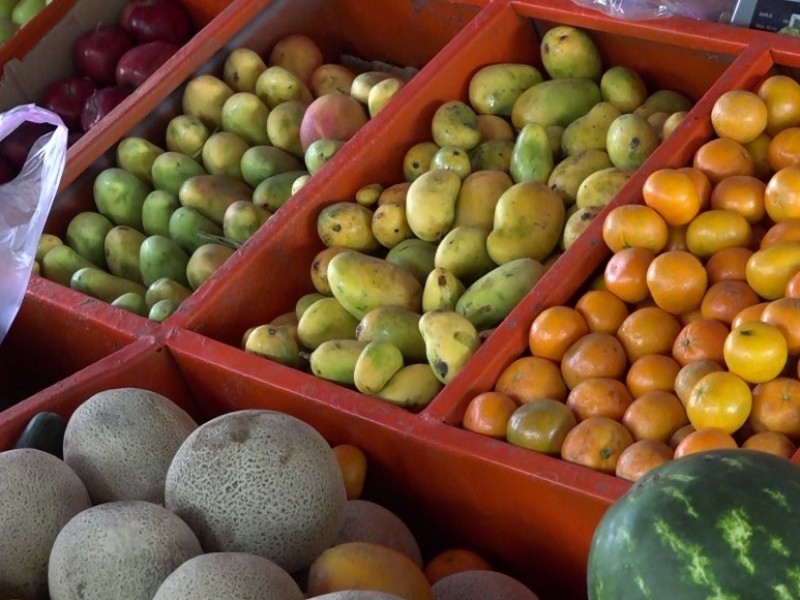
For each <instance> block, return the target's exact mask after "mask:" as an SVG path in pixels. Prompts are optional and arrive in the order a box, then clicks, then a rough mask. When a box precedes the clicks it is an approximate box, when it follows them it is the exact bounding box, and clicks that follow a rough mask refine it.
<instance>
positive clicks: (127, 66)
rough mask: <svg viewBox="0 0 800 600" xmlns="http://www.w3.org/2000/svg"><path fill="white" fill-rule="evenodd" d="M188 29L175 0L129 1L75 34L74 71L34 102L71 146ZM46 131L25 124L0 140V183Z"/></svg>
mask: <svg viewBox="0 0 800 600" xmlns="http://www.w3.org/2000/svg"><path fill="white" fill-rule="evenodd" d="M29 1H32V0H20V2H29ZM37 1H38V0H37ZM41 1H42V2H45V1H46V0H41ZM2 2H3V0H0V3H2ZM0 8H2V5H1V4H0ZM0 14H2V13H1V12H0ZM193 32H194V26H193V23H192V20H191V16H190V14H189V12H188V11H187V9H186V7H185V6H184V5H183V4H182V3H181V2H180V0H129V2H127V3H126V4H125V6H124V7H123V9H122V12H121V14H120V19H119V23H118V24H116V25H99V26H98V27H96V28H95V29H92V30H90V31H87V32H85V33H83V34H82V35H81V36H79V37H78V39H77V40H76V41H75V44H74V46H73V48H72V49H71V51H72V56H73V64H74V66H75V72H74V73H73V74H70V75H66V76H64V77H61V78H59V79H56V80H55V81H53V82H51V83H50V85H48V86H47V87H46V88H45V90H44V92H43V93H42V96H41V97H40V98H39V99H38V102H37V104H38V105H39V106H41V107H43V108H46V109H48V110H51V111H52V112H54V113H56V114H57V115H58V116H59V117H61V119H62V121H64V124H65V125H66V126H67V128H68V129H69V132H70V135H69V138H68V144H69V145H72V144H73V143H74V142H75V141H77V140H78V138H80V136H81V135H83V133H85V132H87V131H89V130H90V129H91V128H92V127H94V126H95V125H96V124H97V123H98V122H99V121H100V120H101V119H103V117H105V116H106V115H107V114H108V113H109V112H111V110H113V109H114V108H115V107H116V106H117V105H118V104H120V103H121V102H122V101H123V100H125V98H127V97H128V96H129V95H130V94H131V92H133V90H135V89H136V88H137V87H139V86H140V85H141V84H142V83H144V81H145V80H146V79H147V78H148V77H150V75H152V74H153V73H154V72H155V71H156V70H157V69H158V68H159V67H160V66H161V65H162V64H164V63H165V62H166V61H167V59H169V58H170V57H171V56H172V55H173V54H175V53H176V52H177V51H178V49H179V48H180V47H181V46H182V45H183V44H184V43H186V41H188V40H189V38H190V37H191V36H192V34H193ZM51 129H52V126H51V125H47V124H42V123H32V122H27V123H24V124H23V125H22V126H20V127H19V128H17V129H16V130H15V131H14V132H13V133H11V134H10V135H9V136H8V137H6V138H5V139H4V140H2V141H0V183H5V182H6V181H10V180H11V179H12V178H13V177H14V176H15V175H16V173H18V172H19V171H20V169H21V168H22V165H23V164H24V163H25V160H26V159H27V157H28V152H29V151H30V149H31V147H32V146H33V143H34V142H35V141H36V140H37V139H38V138H39V137H41V136H42V135H44V134H46V133H48V132H49V131H50V130H51Z"/></svg>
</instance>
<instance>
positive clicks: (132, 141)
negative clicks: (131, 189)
mask: <svg viewBox="0 0 800 600" xmlns="http://www.w3.org/2000/svg"><path fill="white" fill-rule="evenodd" d="M163 153H164V149H163V148H161V147H160V146H156V145H155V144H154V143H152V142H151V141H149V140H146V139H144V138H142V137H135V136H134V137H128V138H125V139H123V140H122V141H121V142H120V143H119V144H117V166H118V167H119V168H121V169H125V170H126V171H129V172H131V173H133V174H134V175H136V176H137V177H138V178H139V179H141V180H142V181H144V182H145V183H147V184H148V185H153V177H152V170H153V161H155V159H156V157H157V156H158V155H159V154H163Z"/></svg>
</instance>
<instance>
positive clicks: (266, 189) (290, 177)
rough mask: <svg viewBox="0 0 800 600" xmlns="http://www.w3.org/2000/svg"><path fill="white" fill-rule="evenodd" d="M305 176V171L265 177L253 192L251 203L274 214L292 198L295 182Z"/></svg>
mask: <svg viewBox="0 0 800 600" xmlns="http://www.w3.org/2000/svg"><path fill="white" fill-rule="evenodd" d="M307 174H308V172H307V171H286V172H285V173H278V174H276V175H272V176H270V177H267V178H266V179H265V180H264V181H262V182H261V183H259V184H258V185H257V186H256V189H255V190H253V194H252V200H253V203H254V204H257V205H259V206H263V207H264V208H266V209H267V210H268V211H270V212H273V213H274V212H275V211H277V210H278V209H279V208H280V207H281V206H283V205H284V204H286V202H287V201H288V200H289V198H291V197H292V186H293V185H294V182H295V180H297V179H298V178H300V177H302V176H304V175H307Z"/></svg>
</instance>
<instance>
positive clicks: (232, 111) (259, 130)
mask: <svg viewBox="0 0 800 600" xmlns="http://www.w3.org/2000/svg"><path fill="white" fill-rule="evenodd" d="M268 116H269V109H268V108H267V106H266V105H265V104H264V103H263V102H262V101H261V100H260V99H259V98H258V96H256V95H255V94H253V93H250V92H237V93H235V94H233V96H231V97H229V98H228V99H227V100H225V103H224V104H223V105H222V130H223V131H227V132H229V133H233V134H235V135H237V136H239V137H240V138H242V139H243V140H244V141H245V142H247V144H248V145H249V146H255V145H258V144H269V136H268V135H267V117H268Z"/></svg>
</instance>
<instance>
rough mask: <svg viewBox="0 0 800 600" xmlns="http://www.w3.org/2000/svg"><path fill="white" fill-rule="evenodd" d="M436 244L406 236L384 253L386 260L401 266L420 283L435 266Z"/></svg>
mask: <svg viewBox="0 0 800 600" xmlns="http://www.w3.org/2000/svg"><path fill="white" fill-rule="evenodd" d="M435 258H436V244H433V243H431V242H424V241H422V240H420V239H417V238H408V239H406V240H402V241H401V242H399V243H398V244H396V245H394V246H393V247H392V248H391V249H390V250H389V252H387V253H386V259H385V260H386V262H388V263H391V264H393V265H396V266H398V267H402V268H404V269H405V270H407V271H408V272H409V273H411V274H412V275H413V276H414V277H416V278H417V281H419V282H420V284H423V283H425V278H426V277H428V273H430V272H431V271H432V270H433V269H434V267H435V264H434V263H435Z"/></svg>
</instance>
